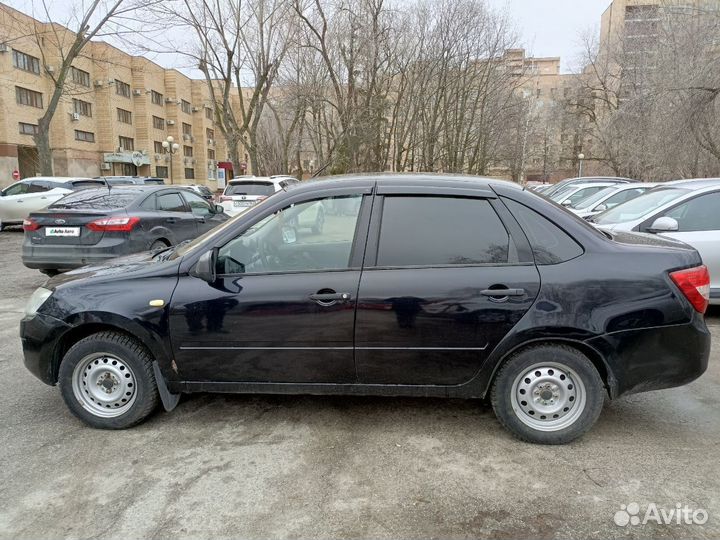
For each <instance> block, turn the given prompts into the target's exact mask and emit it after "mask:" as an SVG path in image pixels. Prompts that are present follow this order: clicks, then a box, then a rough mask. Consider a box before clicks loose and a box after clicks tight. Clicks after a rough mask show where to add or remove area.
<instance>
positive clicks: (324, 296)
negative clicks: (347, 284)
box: [310, 292, 350, 306]
mask: <svg viewBox="0 0 720 540" xmlns="http://www.w3.org/2000/svg"><path fill="white" fill-rule="evenodd" d="M310 300H314V301H315V302H317V303H318V304H320V305H321V306H332V305H335V304H336V303H338V302H340V303H343V302H347V301H348V300H350V293H346V292H345V293H336V292H333V293H315V294H311V295H310Z"/></svg>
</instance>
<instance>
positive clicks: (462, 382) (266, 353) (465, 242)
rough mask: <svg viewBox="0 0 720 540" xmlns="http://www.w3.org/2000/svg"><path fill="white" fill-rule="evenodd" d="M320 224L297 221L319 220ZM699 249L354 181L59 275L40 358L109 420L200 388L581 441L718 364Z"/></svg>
mask: <svg viewBox="0 0 720 540" xmlns="http://www.w3.org/2000/svg"><path fill="white" fill-rule="evenodd" d="M333 203H342V204H341V205H342V206H343V207H344V208H349V209H351V210H350V211H348V212H343V213H341V214H338V215H327V216H326V219H325V223H324V227H323V229H322V231H312V229H307V228H301V227H298V226H297V224H298V223H302V222H303V221H304V220H305V218H306V217H307V215H314V214H316V213H317V209H318V205H328V206H333ZM708 283H709V279H708V273H707V270H706V268H705V267H704V266H703V265H702V261H701V259H700V256H699V255H698V253H697V251H695V250H694V249H692V248H690V247H689V246H687V245H685V244H682V243H679V242H675V241H670V240H665V239H661V238H659V237H655V236H652V235H647V234H645V235H637V234H636V235H633V234H624V235H617V236H611V235H608V234H604V233H601V232H599V231H597V230H596V229H594V228H593V227H592V226H590V225H589V224H587V223H585V222H584V221H583V220H581V219H578V218H576V217H575V216H572V215H570V214H569V213H568V212H566V211H565V210H563V209H562V208H560V207H558V206H556V205H554V204H552V203H550V202H548V201H546V200H544V199H543V198H542V197H540V196H537V195H535V194H533V193H531V192H528V191H524V190H522V189H520V188H518V187H517V186H516V185H514V184H511V183H506V182H501V181H494V180H486V179H481V178H477V179H472V178H467V177H461V178H458V177H452V176H432V175H411V176H404V175H374V176H357V177H345V178H342V179H330V180H325V181H318V182H308V183H305V184H302V185H298V186H293V187H291V188H288V189H287V191H285V190H283V191H280V192H278V193H276V194H274V195H272V196H271V197H269V198H268V199H266V200H265V201H263V202H261V203H260V204H258V205H257V206H254V207H253V208H251V209H250V210H248V211H247V212H246V213H243V214H241V215H240V216H238V217H236V218H234V219H232V220H230V221H228V222H226V223H225V224H223V225H221V226H219V227H218V228H216V229H215V230H213V231H211V232H210V233H208V234H206V235H204V236H202V237H200V238H198V239H196V240H195V241H193V242H191V243H189V244H186V245H183V246H179V247H177V248H175V249H169V250H166V251H164V252H159V253H156V254H154V255H153V254H141V255H136V256H131V257H127V258H124V259H119V260H116V261H112V262H110V263H108V264H107V265H105V266H98V267H94V268H93V267H86V268H83V269H79V270H74V271H72V272H69V273H67V274H64V275H62V276H58V277H56V278H53V279H51V280H49V281H48V283H47V284H46V285H45V286H44V287H41V288H39V289H38V290H37V291H36V292H35V293H34V294H33V296H32V298H31V299H30V301H29V303H28V306H27V308H26V315H25V317H24V318H23V320H22V322H21V328H20V334H21V337H22V344H23V350H24V354H25V364H26V366H27V368H28V369H29V370H30V371H31V372H32V373H33V374H35V375H36V376H37V377H38V378H39V379H41V380H42V381H43V382H45V383H47V384H50V385H54V384H58V385H59V386H60V391H61V393H62V395H63V398H64V399H65V402H66V403H67V405H68V407H69V408H70V410H71V411H72V412H73V413H74V414H75V415H77V416H78V417H79V418H81V419H82V420H84V421H85V422H86V423H88V424H89V425H91V426H94V427H99V428H109V429H118V428H125V427H128V426H132V425H134V424H136V423H138V422H140V421H141V420H143V419H144V418H145V417H147V416H148V415H149V414H150V413H151V412H152V411H153V409H154V408H155V407H156V405H157V404H158V403H160V402H162V404H163V406H164V407H165V409H166V410H171V409H172V408H173V407H175V406H176V405H177V403H178V400H179V397H180V394H182V393H186V392H252V393H307V394H365V395H384V396H442V397H459V398H489V399H490V401H491V402H492V406H493V408H494V410H495V412H496V414H497V417H498V418H499V420H500V422H501V423H502V424H503V425H504V426H505V427H507V428H508V429H509V430H510V431H511V432H512V433H513V434H514V435H516V436H517V437H519V438H521V439H523V440H526V441H532V442H539V443H550V444H556V443H564V442H567V441H571V440H573V439H575V438H577V437H579V436H580V435H582V434H583V433H585V432H586V431H587V430H588V429H589V428H590V427H591V426H592V425H593V423H594V422H595V421H596V420H597V418H598V416H599V415H600V412H601V409H602V405H603V400H604V398H605V397H606V396H609V397H610V398H612V399H615V398H617V397H619V396H621V395H623V394H628V393H632V392H641V391H646V390H655V389H661V388H668V387H672V386H678V385H682V384H686V383H688V382H690V381H692V380H694V379H695V378H697V377H699V376H700V375H701V374H702V373H703V372H704V371H705V369H706V367H707V362H708V354H709V349H710V335H709V333H708V330H707V327H706V326H705V322H704V318H703V312H704V311H705V309H706V307H707V303H708Z"/></svg>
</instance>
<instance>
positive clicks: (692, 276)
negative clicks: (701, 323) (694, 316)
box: [670, 265, 710, 313]
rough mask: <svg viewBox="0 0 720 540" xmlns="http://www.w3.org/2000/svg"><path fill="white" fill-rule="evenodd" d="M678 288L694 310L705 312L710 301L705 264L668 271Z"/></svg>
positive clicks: (708, 277)
mask: <svg viewBox="0 0 720 540" xmlns="http://www.w3.org/2000/svg"><path fill="white" fill-rule="evenodd" d="M670 279H672V280H673V282H674V283H675V285H677V286H678V289H680V290H681V291H682V293H683V294H684V295H685V298H687V299H688V300H689V301H690V303H691V304H692V305H693V307H694V308H695V310H696V311H697V312H699V313H705V310H706V309H707V307H708V304H709V303H710V273H709V272H708V269H707V266H705V265H702V266H696V267H695V268H688V269H687V270H678V271H677V272H671V273H670Z"/></svg>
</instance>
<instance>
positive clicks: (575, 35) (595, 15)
mask: <svg viewBox="0 0 720 540" xmlns="http://www.w3.org/2000/svg"><path fill="white" fill-rule="evenodd" d="M487 1H488V3H489V4H490V5H491V6H493V7H494V8H496V9H507V10H508V11H509V13H510V16H511V18H512V19H513V21H514V23H515V25H516V26H517V30H518V32H519V34H520V39H521V41H522V43H523V44H524V45H525V47H526V48H527V49H528V51H529V52H530V53H532V54H533V55H535V56H560V57H562V67H563V71H564V72H566V71H569V70H570V68H572V67H575V61H576V60H577V56H578V54H579V52H580V49H581V48H580V46H579V38H580V34H581V33H583V32H585V31H586V30H588V29H595V30H597V31H598V32H599V31H600V15H602V13H603V11H605V9H606V8H607V7H608V6H609V5H610V3H611V0H487Z"/></svg>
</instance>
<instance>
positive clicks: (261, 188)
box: [225, 182, 275, 197]
mask: <svg viewBox="0 0 720 540" xmlns="http://www.w3.org/2000/svg"><path fill="white" fill-rule="evenodd" d="M273 193H275V186H274V185H273V184H272V183H270V182H238V183H232V184H230V185H229V186H228V187H227V188H226V189H225V195H260V196H264V197H269V196H270V195H272V194H273Z"/></svg>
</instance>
